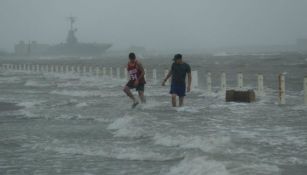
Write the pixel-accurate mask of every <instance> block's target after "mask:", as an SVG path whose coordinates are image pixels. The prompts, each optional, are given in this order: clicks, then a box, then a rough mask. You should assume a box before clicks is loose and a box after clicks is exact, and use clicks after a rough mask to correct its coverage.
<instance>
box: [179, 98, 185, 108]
mask: <svg viewBox="0 0 307 175" xmlns="http://www.w3.org/2000/svg"><path fill="white" fill-rule="evenodd" d="M183 100H184V97H179V106H180V107H182V106H183Z"/></svg>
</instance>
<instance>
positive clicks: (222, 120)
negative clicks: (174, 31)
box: [0, 53, 307, 175]
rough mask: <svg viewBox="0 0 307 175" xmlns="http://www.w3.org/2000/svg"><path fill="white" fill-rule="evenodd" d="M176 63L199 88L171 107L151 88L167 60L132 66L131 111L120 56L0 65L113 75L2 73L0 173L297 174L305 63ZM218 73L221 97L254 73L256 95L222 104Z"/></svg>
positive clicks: (300, 173) (218, 59)
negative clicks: (135, 101) (140, 99)
mask: <svg viewBox="0 0 307 175" xmlns="http://www.w3.org/2000/svg"><path fill="white" fill-rule="evenodd" d="M183 60H184V61H186V62H187V63H189V64H190V65H191V68H192V70H197V71H198V82H199V83H198V87H197V88H194V89H193V90H192V92H191V93H188V94H187V96H186V98H185V106H184V107H180V108H173V107H171V102H170V95H169V85H168V86H166V87H162V86H161V81H162V79H163V78H164V71H165V70H166V69H169V68H170V65H171V63H172V55H162V56H159V55H155V56H143V57H142V58H139V61H141V62H142V63H143V65H144V67H145V68H146V71H147V72H146V78H147V84H146V87H145V95H146V99H147V103H146V104H142V105H139V106H137V107H136V108H135V109H131V104H132V102H131V100H130V99H129V98H128V97H126V95H125V94H124V93H123V91H122V89H123V87H124V85H125V83H126V82H127V80H126V79H125V78H124V72H123V70H124V67H125V65H126V64H127V61H128V57H127V56H118V57H115V56H108V55H106V56H105V57H103V58H99V59H98V58H45V57H44V58H36V59H34V58H19V59H17V58H14V59H13V58H12V59H10V58H1V64H12V65H17V64H35V65H36V64H38V65H87V66H99V67H101V68H102V67H107V68H110V67H113V68H114V71H113V74H112V75H110V73H109V72H107V75H104V76H99V75H98V76H97V75H94V74H93V73H92V72H90V71H89V70H88V69H86V71H85V72H83V73H76V72H72V71H70V72H53V71H29V70H27V71H25V70H19V69H4V68H3V67H2V68H1V71H0V174H1V175H56V174H62V175H306V174H307V106H306V105H304V91H303V80H304V76H306V75H307V55H305V54H301V53H269V54H268V53H257V54H248V53H246V54H223V53H222V54H215V55H214V54H211V55H209V54H208V55H201V54H199V55H197V54H187V55H184V57H183ZM117 67H119V68H120V76H119V77H118V76H116V71H115V69H116V68H117ZM153 69H156V70H157V81H153V79H152V70H153ZM208 72H211V74H212V92H211V93H208V91H207V84H206V76H207V73H208ZM222 72H225V73H226V76H227V89H232V88H235V87H236V85H237V79H236V78H237V73H238V72H242V73H243V75H244V88H246V89H254V90H257V74H263V76H264V95H262V96H260V95H258V94H257V95H256V102H254V103H234V102H225V93H223V92H220V82H221V80H220V75H221V73H222ZM280 73H283V74H284V75H285V78H286V104H285V105H280V104H279V103H278V75H279V74H280ZM193 81H196V80H193ZM133 92H134V93H135V94H136V92H135V91H133Z"/></svg>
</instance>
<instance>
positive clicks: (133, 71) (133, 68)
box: [127, 61, 145, 83]
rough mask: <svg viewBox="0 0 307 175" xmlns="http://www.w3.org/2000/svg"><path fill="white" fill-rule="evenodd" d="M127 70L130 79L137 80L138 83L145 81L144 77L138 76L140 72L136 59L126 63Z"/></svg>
mask: <svg viewBox="0 0 307 175" xmlns="http://www.w3.org/2000/svg"><path fill="white" fill-rule="evenodd" d="M127 71H128V74H129V77H130V80H131V81H135V80H139V82H140V83H145V79H144V77H142V78H140V76H141V74H142V72H141V70H140V69H139V68H138V64H137V61H135V62H134V63H128V66H127Z"/></svg>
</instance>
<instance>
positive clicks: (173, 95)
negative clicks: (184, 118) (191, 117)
mask: <svg viewBox="0 0 307 175" xmlns="http://www.w3.org/2000/svg"><path fill="white" fill-rule="evenodd" d="M172 105H173V107H176V94H172Z"/></svg>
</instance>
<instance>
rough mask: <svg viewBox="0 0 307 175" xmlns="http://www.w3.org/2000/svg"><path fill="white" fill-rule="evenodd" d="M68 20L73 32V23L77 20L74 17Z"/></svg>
mask: <svg viewBox="0 0 307 175" xmlns="http://www.w3.org/2000/svg"><path fill="white" fill-rule="evenodd" d="M68 20H69V22H70V30H74V28H73V27H74V26H73V25H74V23H75V22H76V20H77V18H76V17H74V16H70V17H68Z"/></svg>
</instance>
